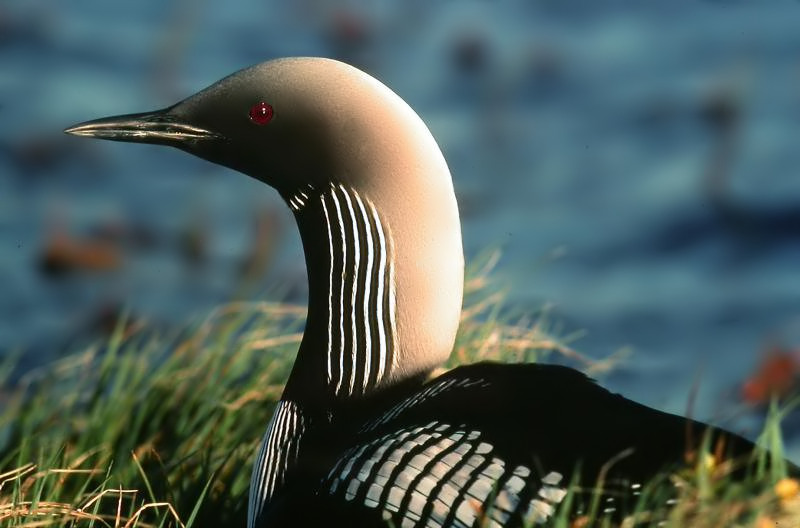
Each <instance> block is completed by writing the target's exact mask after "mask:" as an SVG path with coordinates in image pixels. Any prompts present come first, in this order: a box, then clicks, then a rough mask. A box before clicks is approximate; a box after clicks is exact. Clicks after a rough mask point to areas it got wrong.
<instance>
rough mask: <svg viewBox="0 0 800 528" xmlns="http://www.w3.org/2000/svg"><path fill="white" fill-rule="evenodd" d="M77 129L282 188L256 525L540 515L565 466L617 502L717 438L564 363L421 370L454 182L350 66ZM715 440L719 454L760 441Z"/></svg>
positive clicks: (458, 266)
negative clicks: (280, 328) (279, 313)
mask: <svg viewBox="0 0 800 528" xmlns="http://www.w3.org/2000/svg"><path fill="white" fill-rule="evenodd" d="M68 132H70V133H72V134H76V135H84V136H93V137H100V138H105V139H112V140H120V141H137V142H146V143H158V144H166V145H171V146H175V147H178V148H181V149H183V150H186V151H188V152H190V153H193V154H195V155H197V156H200V157H203V158H205V159H208V160H210V161H213V162H215V163H219V164H222V165H225V166H228V167H231V168H234V169H236V170H239V171H241V172H244V173H245V174H248V175H250V176H252V177H254V178H256V179H259V180H261V181H263V182H265V183H267V184H269V185H271V186H273V187H274V188H275V189H277V190H278V192H279V193H280V194H281V196H282V197H283V198H284V200H285V201H286V202H287V204H288V205H289V207H290V208H291V209H292V211H293V212H294V215H295V218H296V221H297V225H298V228H299V231H300V236H301V238H302V241H303V247H304V252H305V257H306V264H307V270H308V280H309V313H308V319H307V324H306V329H305V333H304V336H303V340H302V343H301V345H300V349H299V351H298V355H297V359H296V361H295V365H294V368H293V370H292V373H291V375H290V377H289V380H288V381H287V384H286V388H285V391H284V394H283V396H282V399H281V401H280V402H279V404H278V406H277V409H276V412H275V414H274V416H273V418H272V421H271V423H270V424H269V425H268V428H267V432H266V433H265V435H264V438H263V441H262V445H261V449H260V450H259V454H258V456H257V457H256V462H255V464H254V470H253V478H252V481H251V490H250V504H249V512H250V513H249V521H248V525H249V526H250V527H256V526H259V527H261V526H265V527H266V526H301V525H314V524H313V523H315V522H316V523H321V522H325V523H327V525H331V526H339V525H346V526H385V525H387V522H389V524H390V525H394V526H434V527H445V526H447V527H450V526H485V525H486V526H490V525H496V526H518V525H522V524H523V523H528V522H537V523H538V522H545V521H547V520H548V519H550V518H552V516H553V515H554V513H555V512H556V511H557V510H558V508H559V505H560V504H561V503H562V501H563V500H564V498H565V496H566V489H567V488H568V486H569V485H570V483H573V482H576V481H575V480H573V479H579V480H580V482H581V483H582V484H583V485H585V486H589V487H592V486H595V485H597V484H601V485H602V486H603V488H604V490H606V491H605V492H604V493H605V495H604V500H608V501H609V502H608V504H604V509H605V510H608V513H614V512H621V511H623V510H625V509H627V508H629V507H630V505H631V504H633V503H634V502H635V500H636V497H637V496H638V494H639V492H640V490H641V486H642V485H643V484H645V483H646V482H647V481H649V480H650V479H651V478H652V477H653V476H654V475H657V474H658V472H659V471H661V470H663V469H664V468H666V467H668V466H670V465H674V464H677V463H680V462H681V461H683V460H684V458H685V456H686V455H687V454H692V453H694V452H696V451H697V450H698V449H699V448H700V446H701V444H702V442H703V440H704V438H705V431H706V429H707V426H706V425H705V424H701V423H698V422H693V421H691V420H687V419H684V418H681V417H677V416H673V415H668V414H665V413H662V412H659V411H655V410H653V409H649V408H646V407H644V406H641V405H639V404H636V403H634V402H631V401H629V400H626V399H624V398H622V397H621V396H618V395H613V394H611V393H609V392H608V391H606V390H605V389H603V388H601V387H599V386H598V385H596V384H595V383H594V382H593V381H592V380H590V379H588V378H586V377H585V376H584V375H582V374H580V373H579V372H577V371H574V370H572V369H568V368H565V367H557V366H545V365H499V364H492V363H480V364H476V365H471V366H465V367H461V368H458V369H455V370H453V371H451V372H448V373H446V374H444V375H443V376H441V377H439V378H436V379H433V380H430V381H426V377H427V376H428V374H429V373H430V372H431V371H432V370H433V369H434V368H435V367H437V366H438V365H440V364H441V363H442V362H443V361H444V360H445V359H446V358H447V357H448V355H449V353H450V351H451V349H452V346H453V342H454V339H455V334H456V330H457V327H458V321H459V313H460V308H461V300H462V284H463V257H462V247H461V233H460V223H459V218H458V209H457V206H456V201H455V195H454V192H453V186H452V180H451V178H450V173H449V170H448V168H447V165H446V163H445V161H444V158H443V156H442V154H441V152H440V150H439V148H438V146H437V145H436V142H435V140H434V139H433V137H432V136H431V134H430V132H429V131H428V129H427V127H426V126H425V125H424V123H423V122H422V120H421V119H420V118H419V117H418V116H417V115H416V114H415V113H414V112H413V110H411V109H410V108H409V107H408V105H406V104H405V103H404V102H403V101H402V99H400V98H399V97H398V96H397V95H395V94H394V93H393V92H391V90H389V89H388V88H386V87H385V86H384V85H382V84H381V83H380V82H378V81H376V80H375V79H373V78H372V77H370V76H368V75H366V74H365V73H363V72H361V71H359V70H357V69H355V68H352V67H350V66H347V65H344V64H342V63H339V62H336V61H332V60H327V59H315V58H300V59H283V60H277V61H270V62H266V63H263V64H260V65H257V66H254V67H251V68H248V69H246V70H242V71H240V72H237V73H235V74H233V75H231V76H229V77H226V78H225V79H223V80H221V81H219V82H218V83H216V84H214V85H212V86H210V87H209V88H207V89H205V90H203V91H201V92H199V93H198V94H196V95H194V96H191V97H189V98H187V99H186V100H184V101H182V102H180V103H178V104H176V105H174V106H172V107H169V108H167V109H165V110H161V111H158V112H152V113H147V114H131V115H127V116H120V117H114V118H106V119H100V120H96V121H91V122H87V123H83V124H81V125H77V126H75V127H73V128H71V129H68ZM711 434H712V436H713V443H712V444H711V445H716V446H718V447H719V454H723V453H724V454H727V455H730V456H734V457H744V456H747V455H749V454H750V453H751V452H752V451H753V450H754V449H755V446H753V444H752V443H750V442H748V441H747V440H745V439H743V438H740V437H738V436H736V435H733V434H731V433H726V432H723V431H718V430H715V431H713V432H712V433H711ZM743 467H744V466H743ZM575 496H576V497H579V500H577V501H574V504H573V506H575V507H577V508H578V509H579V508H580V507H581V500H582V499H580V494H579V493H577V494H576V495H575Z"/></svg>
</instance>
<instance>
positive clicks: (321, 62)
mask: <svg viewBox="0 0 800 528" xmlns="http://www.w3.org/2000/svg"><path fill="white" fill-rule="evenodd" d="M414 118H416V115H415V114H414V113H413V111H411V110H410V109H409V108H408V107H407V105H405V103H404V102H403V101H402V99H400V98H399V97H397V96H396V95H395V94H394V93H393V92H391V91H390V90H389V89H388V88H386V87H385V86H384V85H382V84H381V83H379V82H378V81H376V80H375V79H373V78H372V77H370V76H369V75H366V74H365V73H363V72H361V71H360V70H358V69H356V68H353V67H351V66H348V65H346V64H343V63H341V62H338V61H334V60H330V59H321V58H290V59H278V60H273V61H268V62H264V63H261V64H258V65H255V66H252V67H250V68H246V69H244V70H240V71H238V72H236V73H234V74H232V75H229V76H228V77H225V78H224V79H222V80H220V81H218V82H216V83H214V84H212V85H211V86H209V87H208V88H206V89H204V90H202V91H200V92H198V93H196V94H194V95H192V96H190V97H188V98H186V99H184V100H183V101H181V102H179V103H177V104H175V105H172V106H170V107H168V108H165V109H163V110H157V111H154V112H144V113H137V114H127V115H120V116H114V117H107V118H101V119H96V120H92V121H87V122H85V123H81V124H78V125H75V126H73V127H70V128H68V129H67V130H66V132H67V133H69V134H74V135H78V136H89V137H95V138H100V139H108V140H113V141H128V142H138V143H152V144H159V145H168V146H173V147H177V148H179V149H181V150H184V151H187V152H189V153H191V154H194V155H196V156H198V157H201V158H204V159H206V160H209V161H211V162H214V163H217V164H219V165H224V166H226V167H230V168H232V169H235V170H237V171H240V172H243V173H245V174H247V175H249V176H252V177H254V178H256V179H259V180H261V181H263V182H265V183H267V184H268V185H270V186H272V187H275V188H276V189H277V190H278V191H279V192H280V193H281V194H282V195H284V196H290V195H291V194H292V193H293V192H294V191H295V190H297V189H303V188H305V187H307V186H308V185H312V186H316V185H318V184H323V183H327V182H329V181H331V180H334V181H338V182H340V183H344V184H351V185H356V184H358V183H359V182H357V181H352V180H358V179H359V178H363V175H365V174H368V173H371V171H374V170H375V167H368V166H367V165H369V163H370V160H371V159H372V160H374V159H375V154H376V151H377V153H380V151H381V150H382V149H384V148H385V149H387V150H388V151H390V152H391V151H392V150H396V149H397V148H398V145H396V144H395V145H393V144H392V143H396V142H403V141H407V139H404V138H403V135H404V134H398V132H397V131H398V130H405V129H407V123H406V122H407V121H413V120H414ZM437 150H438V149H437ZM368 151H369V152H368ZM379 157H380V156H379ZM382 172H384V171H381V170H377V171H375V173H378V174H379V173H382ZM360 183H362V184H363V183H364V182H360Z"/></svg>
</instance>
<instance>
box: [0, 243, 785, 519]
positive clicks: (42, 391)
mask: <svg viewBox="0 0 800 528" xmlns="http://www.w3.org/2000/svg"><path fill="white" fill-rule="evenodd" d="M496 259H497V255H496V253H487V254H486V255H485V256H484V257H483V259H478V260H479V264H478V265H477V266H476V267H475V269H473V270H470V273H468V277H470V278H469V279H468V281H467V283H466V290H465V291H466V302H465V308H464V311H463V314H462V321H461V328H460V331H459V335H458V338H457V342H456V346H455V349H454V353H453V354H452V357H451V360H450V362H449V364H448V366H449V367H452V366H455V365H458V364H462V363H469V362H474V361H480V360H486V359H492V360H504V361H539V360H542V359H544V358H545V357H546V356H552V355H554V354H557V355H561V356H563V357H565V358H566V359H567V360H569V361H570V362H572V363H573V364H575V365H576V366H578V368H581V369H582V370H584V371H586V372H588V373H590V374H592V373H601V372H603V371H605V370H608V369H610V368H613V363H614V361H616V360H618V357H612V358H609V359H608V360H604V361H594V360H591V359H589V358H587V357H585V356H583V355H581V354H580V353H579V352H577V351H576V350H574V349H573V348H571V347H570V346H569V345H568V343H569V342H570V339H571V338H570V337H569V336H568V337H566V338H564V337H562V338H556V337H554V334H555V333H556V332H555V331H554V329H553V328H552V327H551V326H550V325H549V323H548V317H547V313H546V311H543V312H542V313H541V314H537V316H536V318H535V319H530V318H526V317H520V318H518V320H516V321H510V320H509V317H508V316H507V313H506V311H505V308H504V307H503V302H502V301H503V294H502V293H501V292H497V291H496V288H493V287H492V286H491V285H490V284H489V282H490V281H489V275H490V271H491V268H492V266H493V264H494V262H496ZM305 314H306V311H305V308H304V307H300V306H292V305H288V304H274V303H230V304H227V305H224V306H222V307H220V308H219V309H217V310H215V311H214V312H213V313H212V314H211V315H210V316H209V317H208V318H206V320H204V321H202V322H200V323H199V324H197V325H195V326H193V327H191V328H189V329H186V330H182V331H180V332H176V333H174V334H172V335H165V334H163V333H160V334H159V333H155V332H153V331H150V330H148V327H147V325H128V324H126V321H124V320H123V321H121V322H120V324H119V326H118V327H117V329H116V330H115V332H114V333H113V335H112V336H111V337H110V338H109V339H108V341H107V342H105V343H103V344H101V345H97V346H94V347H89V348H87V349H85V350H80V351H78V352H76V353H73V354H71V355H68V356H66V357H64V358H63V359H61V360H60V361H58V362H56V363H54V364H51V365H48V366H47V367H45V368H42V369H38V370H36V371H34V372H31V373H29V374H27V375H26V376H25V377H24V378H23V379H22V380H19V381H18V382H16V383H14V384H13V388H11V389H9V390H8V391H7V392H6V394H4V395H3V396H4V402H3V408H2V413H1V414H0V526H3V527H26V528H32V527H50V526H69V527H87V528H95V527H97V528H100V527H113V528H120V527H124V528H134V527H138V528H149V527H159V528H160V527H180V528H198V527H218V526H245V525H246V513H247V511H246V510H247V488H248V486H249V478H250V469H251V464H252V460H253V457H254V455H255V450H256V448H257V444H258V443H259V441H260V439H261V436H262V435H263V433H264V428H265V426H266V424H267V422H268V421H269V418H270V416H271V414H272V412H273V409H274V406H275V403H276V401H277V400H278V398H279V397H280V394H281V392H282V389H283V383H284V381H285V380H286V378H287V376H288V374H289V371H290V369H291V366H292V363H293V360H294V354H295V352H296V349H297V346H298V344H299V342H300V338H301V336H302V328H303V324H304V319H305ZM15 361H16V360H15V359H7V360H6V361H5V363H4V364H2V365H0V383H2V385H3V386H5V387H8V386H10V385H11V383H10V376H11V372H12V371H13V366H14V362H15ZM795 405H796V403H793V404H792V405H791V406H790V407H787V408H783V409H780V408H779V407H778V406H777V405H773V406H772V408H771V413H770V420H768V422H767V426H766V428H765V431H764V434H763V439H762V443H763V444H764V445H767V446H769V447H770V448H772V449H773V451H774V454H773V455H772V456H773V457H777V458H782V456H783V453H782V443H781V440H780V438H781V436H780V427H779V422H780V419H781V418H782V416H783V414H784V413H785V412H787V409H788V408H791V407H794V406H795ZM699 460H701V462H699V463H697V464H696V465H695V467H691V468H688V469H687V470H685V471H684V472H681V473H676V474H674V475H664V476H662V477H661V478H659V479H656V481H655V482H653V483H650V484H648V485H647V486H645V487H644V488H643V492H642V500H641V501H640V504H639V506H637V508H636V510H635V512H634V513H633V514H632V515H631V516H630V517H629V518H627V519H626V520H625V521H624V522H623V524H622V526H626V527H628V526H640V525H648V524H650V523H651V522H654V521H655V520H658V521H662V522H664V523H665V524H664V526H676V527H677V526H697V527H705V526H708V527H711V526H757V527H758V528H763V527H765V526H800V493H799V492H798V489H799V488H800V486H798V483H797V482H796V481H794V480H791V479H785V478H783V476H784V472H785V468H783V469H781V468H780V466H779V465H778V466H776V464H774V463H772V464H770V463H768V462H769V461H768V460H764V462H763V464H762V465H761V467H762V468H763V470H762V471H761V473H760V474H759V475H757V476H756V477H755V478H754V479H753V482H745V483H737V482H731V481H730V479H726V475H727V474H728V473H729V472H730V468H727V469H726V467H725V466H724V464H719V465H715V464H713V463H708V462H707V461H705V462H704V460H707V459H704V458H703V457H700V458H699ZM776 467H777V469H776ZM767 468H769V469H767ZM676 486H677V489H678V490H679V496H678V498H677V501H676V502H675V504H672V505H670V507H669V508H667V507H666V505H665V502H666V501H665V500H664V497H665V496H666V495H665V493H666V492H665V491H664V490H666V489H669V490H673V489H675V487H676ZM566 500H567V501H570V497H569V496H568V497H567V499H566ZM566 510H567V509H564V511H566ZM598 511H599V508H594V509H593V512H589V514H587V516H584V517H580V516H579V517H577V518H575V517H568V516H567V515H566V514H565V513H560V514H559V515H558V516H557V518H556V519H555V520H554V522H553V524H554V525H555V526H559V527H564V528H572V527H579V526H605V525H609V526H610V522H609V521H604V520H602V518H600V517H601V516H600V514H599V513H598ZM637 523H638V524H637Z"/></svg>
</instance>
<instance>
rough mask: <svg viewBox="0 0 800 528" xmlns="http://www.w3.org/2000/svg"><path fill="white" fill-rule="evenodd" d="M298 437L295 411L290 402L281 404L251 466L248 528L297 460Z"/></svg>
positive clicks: (299, 427)
mask: <svg viewBox="0 0 800 528" xmlns="http://www.w3.org/2000/svg"><path fill="white" fill-rule="evenodd" d="M290 421H291V423H290ZM302 433H303V421H302V417H301V416H300V415H299V414H298V410H297V408H296V407H295V406H294V404H293V403H292V402H290V401H286V400H283V401H281V402H280V403H279V406H278V408H277V410H276V411H275V414H273V415H272V419H271V420H270V423H269V426H268V427H267V432H266V434H265V435H264V439H263V440H262V442H261V448H260V449H259V451H258V455H257V457H256V461H255V464H254V466H253V474H252V477H251V478H250V496H249V499H248V512H247V526H248V528H253V527H254V526H255V522H256V520H257V518H258V516H259V514H260V513H261V511H262V510H263V509H264V505H265V504H266V503H267V502H268V501H269V499H270V498H271V497H272V496H273V494H274V493H275V491H276V489H277V487H278V486H280V485H281V484H282V482H283V479H284V475H285V474H286V472H287V470H288V468H289V463H290V462H294V461H295V459H296V458H297V454H298V452H299V447H300V436H301V435H302ZM290 458H292V460H291V461H290V460H289V459H290Z"/></svg>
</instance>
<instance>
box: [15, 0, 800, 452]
mask: <svg viewBox="0 0 800 528" xmlns="http://www.w3.org/2000/svg"><path fill="white" fill-rule="evenodd" d="M798 21H800V2H797V1H793V0H792V1H789V0H784V1H780V0H775V1H774V2H771V3H770V4H769V6H768V7H763V6H755V5H751V3H747V2H736V1H721V0H720V1H700V0H696V1H684V0H677V1H672V2H627V1H614V2H595V1H589V0H586V1H576V0H549V1H548V0H540V1H535V0H527V1H521V0H508V1H493V2H489V1H459V2H454V1H449V2H426V1H422V0H406V1H405V2H390V1H388V0H384V1H372V2H367V1H350V2H323V1H321V0H302V1H296V2H291V3H290V2H277V1H265V0H242V1H238V2H227V3H223V2H211V1H209V0H204V1H203V0H175V1H171V2H167V1H163V0H152V1H144V0H139V1H137V2H107V1H104V0H61V1H59V2H53V1H49V0H4V1H3V2H2V3H0V64H1V65H2V67H1V68H0V292H2V294H1V295H0V314H1V315H0V355H8V354H18V355H19V356H20V358H21V359H20V361H21V369H22V370H23V371H24V370H26V369H32V368H35V367H37V366H41V365H43V364H45V363H47V362H49V361H52V360H54V359H56V358H58V357H61V356H62V355H63V354H65V353H66V352H68V351H75V350H78V349H79V347H80V346H83V345H84V344H85V343H87V342H91V340H93V339H97V338H98V337H102V336H103V335H104V334H105V333H108V332H109V331H110V329H112V328H113V327H114V325H115V324H116V321H117V319H118V317H119V315H120V314H121V313H127V314H129V315H128V320H129V321H131V322H134V323H135V322H136V321H140V320H146V321H147V324H149V325H153V326H154V327H156V328H164V329H170V328H176V327H181V326H182V325H185V324H187V322H190V321H197V320H198V319H199V318H202V317H204V316H205V315H207V314H208V313H209V312H210V310H212V309H213V308H214V307H215V306H218V305H219V304H221V303H224V302H227V301H230V300H233V299H265V298H266V299H272V300H286V301H290V302H298V303H304V302H305V299H306V284H305V272H304V269H303V265H302V252H301V248H300V244H299V237H298V235H297V233H296V232H295V229H294V225H293V220H292V217H291V215H290V213H289V211H288V208H286V207H285V206H284V204H282V203H281V202H280V201H279V199H278V197H277V195H276V194H275V193H274V192H273V191H272V190H271V189H269V188H267V187H265V186H264V185H262V184H259V183H256V182H255V181H251V180H249V179H248V178H247V177H245V176H242V175H239V174H236V173H233V172H231V171H228V170H226V169H222V168H220V167H217V166H214V165H211V164H209V163H206V162H204V161H201V160H199V159H195V158H192V157H190V156H188V155H186V154H184V153H181V152H178V151H177V150H170V149H163V148H158V147H152V146H145V145H133V144H116V143H108V142H93V141H87V140H81V139H77V138H71V137H66V136H64V135H63V134H62V133H61V131H62V129H63V128H65V127H66V126H68V125H71V124H73V123H75V122H78V121H83V120H87V119H92V118H96V117H101V116H106V115H113V114H121V113H128V112H136V111H145V110H151V109H155V108H159V107H163V106H167V105H169V104H172V103H174V102H176V101H177V100H179V99H181V98H183V97H185V96H188V95H190V94H192V93H194V92H195V91H197V90H199V89H200V88H203V87H205V86H207V85H208V84H211V83H212V82H214V81H216V80H217V79H219V78H221V77H223V76H224V75H227V74H229V73H232V72H233V71H235V70H237V69H239V68H242V67H245V66H249V65H251V64H254V63H257V62H261V61H263V60H266V59H270V58H274V57H280V56H287V55H321V56H328V57H334V58H338V59H341V60H344V61H347V62H350V63H352V64H355V65H357V66H359V67H361V68H363V69H365V70H366V71H368V72H369V73H371V74H373V75H374V76H376V77H378V78H379V79H381V80H382V81H383V82H385V83H386V84H387V85H389V86H390V87H392V88H393V89H394V90H395V91H396V92H397V93H398V94H400V95H401V96H402V97H403V98H404V99H405V100H406V101H408V102H409V104H411V106H412V107H414V108H415V109H416V110H417V111H418V112H419V114H420V115H421V116H422V117H423V119H424V120H425V121H426V122H427V123H428V125H429V126H430V128H431V130H432V131H433V133H434V135H435V137H436V138H437V140H438V141H439V144H440V145H441V147H442V149H443V151H444V153H445V156H446V158H447V160H448V162H449V164H450V168H451V170H452V172H453V178H454V182H455V188H456V191H457V193H458V197H459V203H460V206H461V213H462V224H463V229H464V240H465V250H466V257H467V259H468V261H469V260H472V259H475V258H476V256H477V255H479V254H480V253H482V252H484V251H486V250H487V249H491V248H499V249H501V250H502V257H501V259H500V261H499V264H498V265H497V269H496V271H495V272H494V275H493V276H494V277H495V279H496V282H497V283H498V284H499V285H500V287H504V288H507V289H508V291H509V294H508V305H509V317H514V316H518V315H520V314H531V315H535V314H539V313H542V312H543V311H545V312H546V313H547V317H548V320H549V321H551V322H552V323H553V324H554V325H555V326H556V328H557V330H558V332H559V334H560V335H562V336H568V335H574V334H576V333H578V334H581V336H580V337H579V338H578V339H577V340H575V341H571V345H572V346H573V347H574V348H576V349H577V350H579V351H581V352H582V353H584V354H586V355H588V356H590V357H593V358H597V359H602V358H605V357H607V356H609V355H611V354H615V353H619V352H620V351H625V352H626V354H623V355H622V359H621V360H620V361H619V363H618V365H617V366H616V368H615V369H614V370H613V371H611V372H610V373H609V374H607V375H604V376H603V377H602V378H601V381H602V382H603V383H604V384H605V385H606V386H608V387H609V388H611V389H613V390H615V391H619V392H622V393H623V394H625V395H626V396H629V397H631V398H634V399H636V400H639V401H641V402H644V403H646V404H648V405H652V406H656V407H658V408H661V409H666V410H669V411H673V412H680V413H685V412H687V406H691V412H692V414H693V415H694V416H695V417H699V418H703V419H712V420H714V421H716V422H717V423H722V424H723V425H727V426H730V427H734V428H735V429H737V430H739V431H742V432H744V433H745V434H746V435H748V436H750V437H752V436H753V435H754V434H757V432H758V431H759V428H758V427H759V417H760V416H761V415H762V414H763V412H762V411H763V404H764V402H765V401H767V399H768V395H769V392H770V390H771V389H774V390H776V391H778V392H786V391H787V390H789V388H790V387H792V386H793V384H794V382H795V379H796V377H797V372H798V364H799V363H800V277H798V272H800V174H798V167H800V148H798V146H800V31H798ZM694 392H696V395H697V396H696V398H694V397H693V396H691V395H692V394H693V393H694ZM793 428H794V426H791V424H790V429H793ZM798 429H800V427H798ZM790 433H791V431H790ZM794 436H795V437H796V436H797V435H794ZM793 445H794V448H793V450H792V452H793V453H794V455H795V456H794V458H795V460H797V459H798V456H797V455H798V454H800V450H798V447H800V446H798V442H796V441H795V442H794V443H793Z"/></svg>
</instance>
